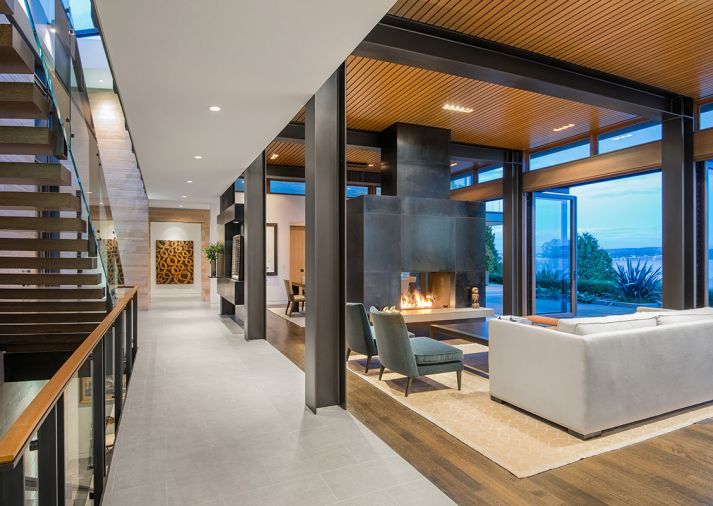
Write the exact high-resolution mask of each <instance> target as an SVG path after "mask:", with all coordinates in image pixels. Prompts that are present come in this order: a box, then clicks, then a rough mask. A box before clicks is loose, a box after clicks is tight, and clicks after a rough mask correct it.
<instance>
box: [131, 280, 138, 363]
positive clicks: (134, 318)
mask: <svg viewBox="0 0 713 506" xmlns="http://www.w3.org/2000/svg"><path fill="white" fill-rule="evenodd" d="M131 311H132V313H133V315H132V323H133V324H134V331H133V332H132V336H131V337H132V338H133V340H134V342H133V345H132V350H131V351H132V353H133V355H132V357H131V358H132V359H133V358H135V357H136V352H137V351H138V349H139V292H136V293H135V294H134V300H132V301H131Z"/></svg>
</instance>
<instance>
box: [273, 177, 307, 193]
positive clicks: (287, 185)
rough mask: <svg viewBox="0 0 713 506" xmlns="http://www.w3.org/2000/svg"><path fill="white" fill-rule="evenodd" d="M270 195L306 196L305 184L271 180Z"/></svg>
mask: <svg viewBox="0 0 713 506" xmlns="http://www.w3.org/2000/svg"><path fill="white" fill-rule="evenodd" d="M270 193H283V194H285V195H304V194H305V184H304V182H302V181H280V180H277V179H271V180H270Z"/></svg>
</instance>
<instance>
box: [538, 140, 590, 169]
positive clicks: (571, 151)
mask: <svg viewBox="0 0 713 506" xmlns="http://www.w3.org/2000/svg"><path fill="white" fill-rule="evenodd" d="M590 154H591V152H590V148H589V139H585V140H582V141H578V142H573V143H571V144H566V145H564V146H557V147H556V148H552V149H545V150H543V151H538V152H537V153H532V154H531V155H530V170H537V169H544V168H545V167H551V166H552V165H558V164H560V163H565V162H571V161H572V160H579V159H581V158H587V157H588V156H589V155H590Z"/></svg>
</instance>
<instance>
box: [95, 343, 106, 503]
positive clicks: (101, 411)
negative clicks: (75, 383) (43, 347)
mask: <svg viewBox="0 0 713 506" xmlns="http://www.w3.org/2000/svg"><path fill="white" fill-rule="evenodd" d="M105 385H106V384H105V376H104V339H103V338H102V339H101V340H100V341H99V343H98V344H97V345H96V347H95V348H94V351H93V352H92V455H93V463H94V504H101V498H102V494H103V492H104V465H105V464H104V457H105V451H106V450H105V448H104V446H105V438H106V436H105V433H106V429H105V425H106V413H105V407H106V404H105V402H106V400H105V399H106V393H105Z"/></svg>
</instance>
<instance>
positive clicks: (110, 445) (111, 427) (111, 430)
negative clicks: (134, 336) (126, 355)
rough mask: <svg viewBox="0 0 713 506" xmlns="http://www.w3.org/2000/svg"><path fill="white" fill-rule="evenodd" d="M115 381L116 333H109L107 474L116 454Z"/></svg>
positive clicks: (106, 353)
mask: <svg viewBox="0 0 713 506" xmlns="http://www.w3.org/2000/svg"><path fill="white" fill-rule="evenodd" d="M117 336H118V332H117ZM114 381H115V375H114V333H113V332H108V333H107V334H106V335H105V336H104V390H105V393H106V395H105V396H104V397H105V400H104V402H105V407H104V413H105V414H106V418H105V424H104V434H105V437H104V448H105V452H104V453H105V458H104V463H105V474H107V472H108V471H109V465H110V464H111V456H112V454H113V453H114V437H115V428H116V419H115V418H114V416H115V414H114V406H115V400H116V399H115V397H114Z"/></svg>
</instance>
